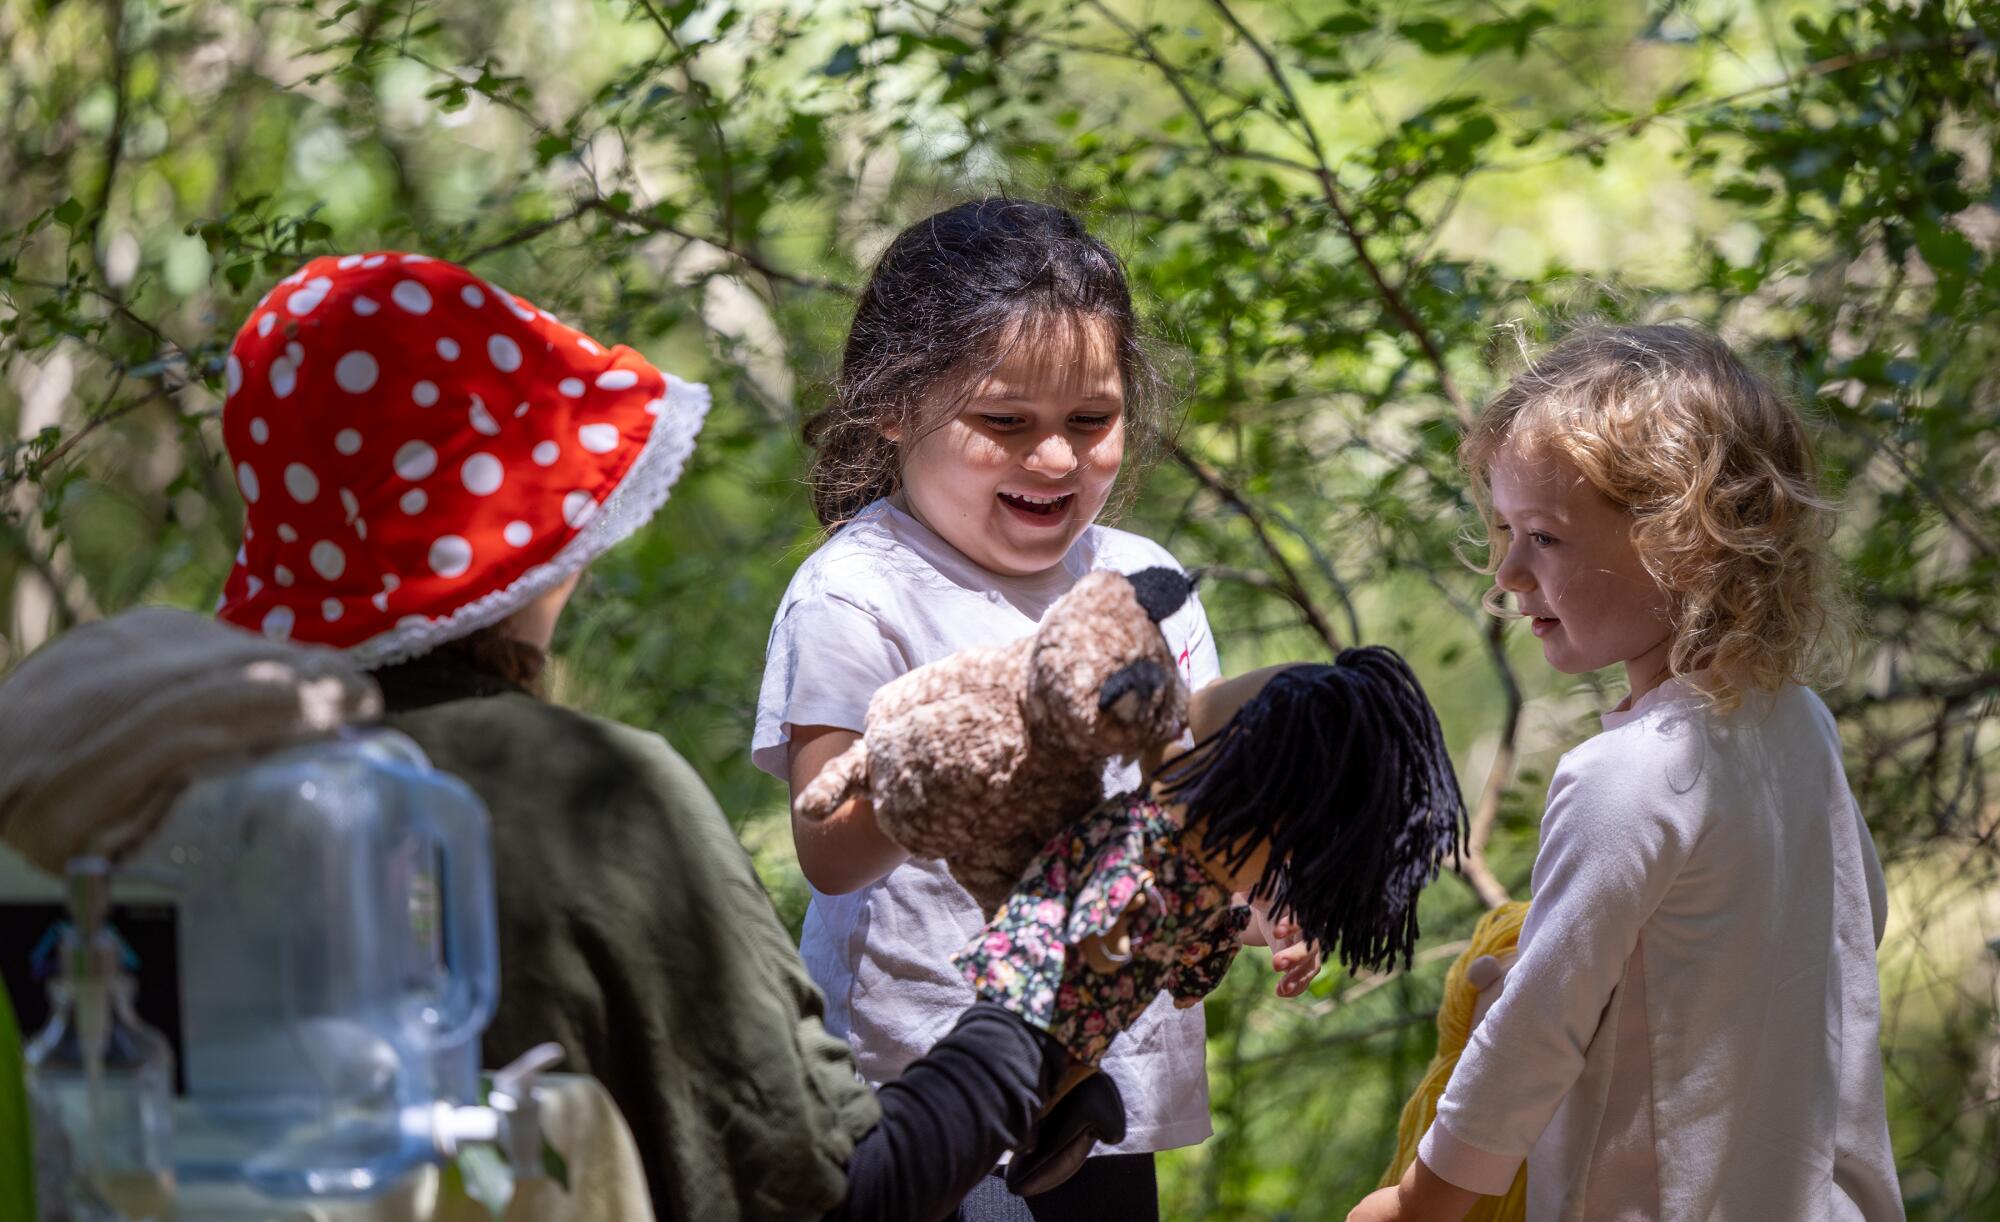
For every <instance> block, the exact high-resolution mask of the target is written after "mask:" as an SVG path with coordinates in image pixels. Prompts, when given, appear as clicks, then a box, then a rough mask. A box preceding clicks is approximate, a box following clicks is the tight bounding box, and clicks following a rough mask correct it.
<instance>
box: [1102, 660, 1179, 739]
mask: <svg viewBox="0 0 2000 1222" xmlns="http://www.w3.org/2000/svg"><path fill="white" fill-rule="evenodd" d="M1170 682H1172V677H1171V676H1169V675H1168V674H1167V672H1166V671H1165V670H1164V669H1162V668H1161V666H1160V664H1159V663H1158V662H1155V661H1153V660H1152V659H1151V658H1138V659H1136V660H1134V661H1131V662H1127V663H1126V664H1125V665H1123V666H1121V667H1119V668H1118V669H1117V671H1116V672H1114V673H1113V674H1112V676H1111V677H1110V678H1109V679H1106V680H1105V681H1104V686H1103V687H1101V688H1099V689H1097V711H1098V712H1100V713H1109V714H1111V715H1112V716H1113V717H1116V718H1117V719H1118V720H1119V721H1122V722H1125V723H1126V724H1128V725H1132V724H1137V723H1138V721H1139V719H1140V718H1141V717H1142V716H1144V715H1145V714H1146V711H1147V710H1148V709H1150V708H1152V707H1153V702H1154V700H1155V699H1156V698H1157V697H1158V696H1159V694H1160V689H1162V688H1164V687H1165V686H1166V685H1167V684H1168V683H1170Z"/></svg>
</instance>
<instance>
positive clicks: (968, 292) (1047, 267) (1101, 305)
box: [805, 197, 1172, 527]
mask: <svg viewBox="0 0 2000 1222" xmlns="http://www.w3.org/2000/svg"><path fill="white" fill-rule="evenodd" d="M1088 320H1097V321H1099V322H1101V323H1103V324H1105V325H1107V326H1108V327H1109V332H1110V336H1111V338H1112V341H1113V345H1114V351H1115V355H1116V358H1117V361H1118V370H1119V373H1120V374H1121V375H1122V376H1123V378H1124V382H1125V408H1124V415H1125V440H1126V455H1127V458H1126V462H1125V473H1136V472H1142V471H1143V470H1144V469H1145V468H1146V466H1147V465H1148V464H1149V463H1150V462H1151V460H1152V459H1153V458H1154V456H1155V455H1156V453H1157V451H1158V449H1159V444H1160V442H1161V440H1162V439H1163V437H1164V435H1165V432H1166V424H1167V418H1168V416H1169V414H1170V411H1171V408H1170V399H1171V397H1172V396H1171V395H1169V394H1168V393H1167V388H1166V381H1165V379H1164V378H1163V377H1162V376H1161V374H1160V372H1159V365H1158V362H1157V361H1156V360H1155V359H1154V358H1153V356H1152V355H1151V353H1150V352H1149V351H1148V347H1147V344H1146V343H1145V341H1144V340H1143V338H1142V337H1141V335H1140V332H1139V324H1138V319H1137V316H1136V315H1135V314H1134V312H1133V309H1132V293H1131V290H1130V288H1129V287H1128V285H1127V284H1126V279H1125V268H1124V266H1123V265H1122V264H1121V263H1120V262H1119V260H1118V256H1117V255H1116V254H1115V253H1113V252H1112V250H1111V248H1110V247H1109V246H1107V245H1105V244H1104V243H1103V242H1102V241H1101V240H1099V239H1097V238H1095V237H1092V236H1091V235H1090V234H1089V233H1088V232H1087V231H1085V229H1084V227H1083V222H1082V221H1079V220H1078V219H1077V218H1076V217H1075V216H1073V215H1071V214H1070V213H1068V212H1066V211H1064V210H1063V209H1061V208H1057V207H1055V206H1053V205H1050V204H1038V203H1034V202H1032V201H1029V200H1021V199H1007V198H1002V197H995V198H991V199H982V200H975V201H973V202H971V203H966V204H960V205H958V206H957V207H954V208H948V209H946V210H945V211H943V212H940V213H938V214H937V215H935V216H931V217H927V218H925V219H924V220H921V221H918V222H917V223H916V224H914V225H911V226H910V227H909V228H907V229H905V230H903V232H902V233H900V234H898V235H896V240H895V241H894V242H891V243H890V244H889V249H888V250H887V251H885V252H884V253H883V255H882V258H881V260H880V261H879V262H878V263H877V264H876V265H875V271H874V273H873V274H872V275H870V276H869V278H868V286H867V287H866V288H865V289H863V290H862V293H861V300H860V303H859V304H858V305H856V306H855V309H854V322H853V324H852V325H851V326H850V327H849V328H848V332H847V345H846V347H845V349H844V350H843V351H842V354H841V360H840V372H839V374H838V376H837V377H836V378H835V380H834V385H833V401H832V402H831V403H830V404H828V405H827V406H826V407H825V408H823V409H821V410H820V411H818V412H816V413H814V414H813V415H812V417H811V418H810V419H808V420H807V421H806V425H805V439H806V444H807V445H808V446H810V447H811V448H812V450H813V457H812V463H811V466H810V468H809V470H808V472H807V477H806V478H807V482H808V484H809V485H810V486H811V488H812V498H813V511H814V512H815V513H816V514H817V515H818V517H819V521H820V524H821V525H822V526H827V527H832V526H837V525H839V524H840V523H842V522H845V521H846V520H848V519H849V518H851V517H853V516H854V515H855V514H856V513H858V512H859V511H860V510H861V509H863V508H864V507H866V506H867V505H868V504H869V503H870V502H872V501H875V500H877V499H879V498H881V497H884V496H888V495H890V494H892V493H894V492H895V491H896V490H897V489H898V488H899V487H901V478H902V475H901V468H902V447H901V446H900V445H899V444H898V443H897V442H894V441H891V440H889V437H888V436H887V431H889V430H893V431H895V432H896V433H897V434H898V435H899V436H900V437H901V438H902V439H903V442H904V444H907V443H909V442H913V441H915V440H916V439H917V438H920V437H922V436H923V435H924V434H925V433H928V432H930V431H932V430H933V429H936V428H938V427H940V426H942V425H943V424H945V423H946V422H947V421H949V420H950V419H951V418H952V417H953V416H955V415H957V414H958V412H959V410H960V409H961V408H962V407H963V406H964V404H965V400H966V398H967V396H968V395H969V394H970V393H971V391H972V389H973V388H974V387H975V386H977V385H978V383H979V382H980V381H981V380H982V379H983V378H985V376H986V375H987V374H989V373H990V372H992V370H993V369H994V368H996V367H997V366H999V365H1000V364H1001V363H1002V362H1003V361H1005V360H1006V358H1007V356H1008V355H1009V354H1010V353H1012V352H1014V351H1016V350H1017V349H1018V348H1020V347H1021V346H1024V345H1027V346H1034V347H1042V346H1044V345H1048V346H1071V347H1074V346H1076V345H1078V344H1079V343H1080V342H1084V341H1083V339H1082V337H1080V336H1079V335H1078V333H1077V325H1078V323H1080V322H1084V321H1088ZM1124 482H1125V483H1127V484H1129V480H1126V481H1124Z"/></svg>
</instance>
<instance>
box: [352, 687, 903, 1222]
mask: <svg viewBox="0 0 2000 1222" xmlns="http://www.w3.org/2000/svg"><path fill="white" fill-rule="evenodd" d="M376 678H377V679H378V680H379V681H380V682H381V684H382V688H383V694H384V696H385V697H386V699H387V702H388V707H389V717H388V724H389V725H390V726H392V727H394V728H395V729H397V730H400V731H402V732H403V733H405V734H407V735H409V736H410V737H411V738H413V739H415V740H416V741H417V743H418V744H419V745H420V746H421V747H423V749H424V751H425V753H426V754H427V755H429V756H430V758H431V760H432V762H433V763H435V764H436V765H437V766H438V767H440V768H443V769H445V770H447V771H449V772H452V773H455V774H457V775H458V776H460V777H462V778H464V779H465V781H466V782H467V783H468V784H470V785H471V786H472V788H473V789H474V790H475V791H477V792H478V794H479V796H480V798H482V799H483V800H484V801H485V803H486V806H487V809H488V810H490V811H491V812H492V817H493V857H494V873H495V876H496V888H497V892H496V893H497V895H498V899H499V905H498V906H499V913H500V1006H499V1013H498V1014H497V1015H496V1017H495V1018H494V1021H493V1025H492V1026H491V1027H490V1028H489V1029H488V1030H487V1032H486V1038H485V1047H484V1053H485V1058H486V1062H487V1064H488V1065H489V1066H497V1065H500V1064H503V1063H505V1062H506V1061H508V1060H511V1059H512V1058H513V1057H515V1056H517V1055H519V1054H520V1053H522V1052H524V1051H526V1050H527V1049H529V1048H531V1047H533V1046H534V1045H535V1044H538V1043H541V1042H542V1041H544V1040H550V1039H553V1040H558V1041H560V1042H561V1044H562V1046H563V1048H564V1050H565V1052H566V1053H567V1057H566V1059H565V1061H564V1063H563V1065H562V1068H563V1069H564V1070H572V1071H576V1072H579V1073H588V1074H592V1075H594V1076H595V1077H596V1078H598V1079H599V1080H600V1081H601V1082H603V1083H604V1085H605V1086H606V1087H607V1088H608V1089H609V1090H610V1092H611V1095H612V1097H613V1098H614V1099H616V1100H617V1102H618V1106H619V1109H620V1110H621V1111H622V1112H623V1113H624V1115H625V1118H626V1121H627V1122H628V1123H629V1124H630V1125H631V1128H632V1134H633V1136H634V1137H635V1138H636V1139H637V1141H638V1145H639V1151H640V1155H641V1157H642V1158H643V1159H644V1161H645V1165H646V1177H647V1180H648V1183H649V1184H650V1186H651V1188H652V1193H653V1204H654V1209H655V1211H656V1213H657V1214H658V1215H659V1217H660V1218H661V1219H681V1218H686V1219H696V1220H698V1222H733V1220H737V1219H742V1220H745V1222H750V1220H762V1219H802V1218H817V1217H819V1216H820V1215H821V1214H823V1213H825V1212H826V1211H827V1210H828V1209H830V1208H832V1207H833V1206H834V1205H836V1204H837V1203H839V1201H840V1199H841V1197H842V1196H843V1194H844V1193H845V1192H846V1187H847V1172H846V1166H847V1159H848V1156H849V1154H850V1153H851V1152H852V1151H853V1148H854V1143H855V1141H856V1140H858V1139H859V1138H860V1137H861V1136H862V1135H863V1134H864V1133H866V1132H867V1131H868V1130H869V1129H870V1128H872V1127H873V1126H874V1124H875V1122H876V1120H877V1118H878V1116H879V1115H880V1112H879V1110H878V1108H877V1105H876V1102H875V1097H874V1094H873V1093H872V1092H871V1091H870V1090H869V1089H868V1087H867V1086H866V1085H865V1084H864V1083H863V1082H862V1081H861V1080H860V1078H859V1077H858V1075H857V1074H856V1072H855V1068H854V1062H853V1059H852V1057H851V1056H850V1054H849V1052H848V1049H847V1046H846V1044H845V1043H844V1042H842V1041H841V1040H839V1039H836V1038H835V1037H833V1036H832V1035H829V1034H828V1033H827V1031H826V1029H825V1027H824V1026H822V1025H821V1016H822V1014H823V1013H824V1007H825V1000H824V998H822V997H821V995H820V993H819V990H818V989H817V988H815V987H814V986H813V983H812V981H811V980H810V979H808V978H807V976H806V971H805V965H804V964H803V963H801V962H800V960H799V956H798V951H797V949H796V948H795V947H794V946H793V945H792V942H791V938H790V937H789V935H787V933H786V932H785V929H784V926H783V925H781V924H780V923H779V921H778V918H777V915H776V913H774V912H773V911H772V908H771V902H770V897H769V896H768V895H767V894H766V893H765V891H764V889H763V886H762V884H761V883H760V882H759V881H758V879H757V875H756V872H755V870H754V869H753V868H752V866H751V863H750V858H749V855H748V854H746V853H745V852H744V850H743V847H742V845H741V844H740V843H738V842H737V840H736V837H735V835H734V833H733V832H732V831H731V829H730V826H729V823H728V821H727V820H726V819H725V818H724V817H723V814H722V810H721V808H719V807H718V806H717V805H716V803H715V799H714V797H713V796H711V795H710V793H709V792H708V788H707V786H705V785H704V784H703V783H702V781H701V778H700V777H699V776H697V775H696V774H695V772H694V769H692V768H691V767H689V766H688V764H687V762H686V761H685V760H683V759H681V757H680V756H679V755H677V754H675V752H674V750H673V748H671V747H669V746H668V745H667V744H666V741H665V740H664V739H662V738H660V737H659V736H658V735H656V734H648V733H645V732H643V731H640V730H635V729H633V728H631V727H630V726H625V725H621V724H618V723H616V722H610V721H604V720H601V719H599V718H595V717H589V716H586V715H584V714H582V713H578V712H574V711H572V710H570V709H565V708H561V707H558V706H556V705H552V704H548V703H545V702H543V701H541V700H538V699H536V698H535V697H533V696H531V695H528V694H527V693H525V692H523V691H521V690H520V689H518V688H516V687H514V686H513V685H511V684H509V683H507V682H506V681H505V680H503V679H500V678H499V677H497V676H495V675H493V674H491V673H488V672H486V671H483V670H479V669H476V668H475V667H474V666H473V665H472V664H471V663H470V662H468V661H466V660H464V659H462V658H461V657H459V656H457V655H455V654H452V653H450V652H448V651H447V652H440V653H432V654H430V655H427V656H425V657H423V658H419V659H416V660H414V661H412V662H406V663H403V664H402V665H399V666H394V667H389V668H386V669H384V670H382V671H380V672H378V673H377V675H376Z"/></svg>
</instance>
